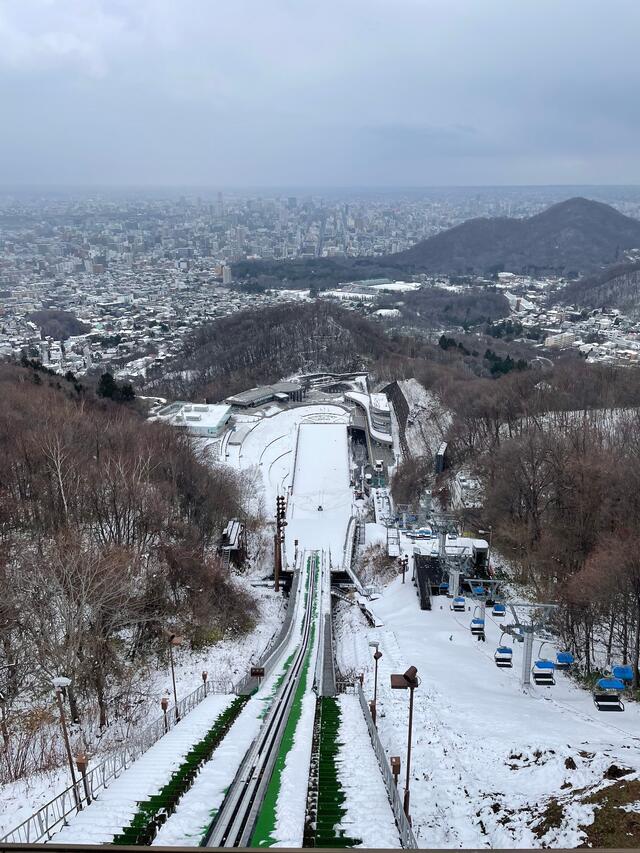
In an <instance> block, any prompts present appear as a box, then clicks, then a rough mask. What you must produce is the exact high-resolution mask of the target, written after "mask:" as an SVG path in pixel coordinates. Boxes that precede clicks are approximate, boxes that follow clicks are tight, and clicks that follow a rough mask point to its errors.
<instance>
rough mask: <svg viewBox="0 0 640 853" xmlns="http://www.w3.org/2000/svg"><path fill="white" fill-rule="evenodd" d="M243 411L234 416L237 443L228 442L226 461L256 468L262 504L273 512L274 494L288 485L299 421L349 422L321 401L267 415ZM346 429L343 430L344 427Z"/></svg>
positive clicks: (339, 408) (338, 409)
mask: <svg viewBox="0 0 640 853" xmlns="http://www.w3.org/2000/svg"><path fill="white" fill-rule="evenodd" d="M260 414H261V413H252V414H242V415H238V416H237V417H236V421H237V424H236V429H237V431H238V432H239V433H240V435H241V436H242V440H241V442H240V444H234V445H232V444H231V443H229V445H228V453H229V455H228V457H227V458H226V461H227V462H228V463H229V464H230V465H233V466H234V467H237V468H240V469H241V470H252V469H254V468H256V467H257V468H258V469H259V471H260V474H261V479H262V488H263V495H264V503H265V507H266V509H267V510H268V511H272V507H274V506H275V501H276V497H277V495H279V494H284V493H285V492H286V491H287V489H288V487H290V486H291V480H292V474H293V466H294V457H295V448H296V440H297V433H298V426H299V424H301V423H306V422H309V423H319V422H323V423H329V424H331V423H341V424H348V423H349V413H348V412H347V411H346V409H344V408H343V407H342V406H338V405H335V404H329V403H327V404H320V405H309V406H296V407H294V408H291V409H285V410H284V411H279V410H277V409H276V408H275V407H274V409H273V411H272V412H271V414H270V415H265V416H260ZM345 431H346V430H345Z"/></svg>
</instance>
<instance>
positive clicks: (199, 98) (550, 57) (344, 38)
mask: <svg viewBox="0 0 640 853" xmlns="http://www.w3.org/2000/svg"><path fill="white" fill-rule="evenodd" d="M639 26H640V4H637V3H636V2H635V0H617V2H615V3H613V4H603V3H602V2H600V0H563V2H562V3H560V4H559V3H557V2H556V0H519V2H517V3H515V2H513V0H481V2H479V0H368V2H365V0H325V2H324V3H322V4H312V3H307V2H299V0H269V2H268V3H265V2H263V0H216V2H210V0H183V2H180V3H179V2H178V0H136V2H135V3H133V2H129V0H65V2H64V3H58V2H51V0H20V3H15V2H12V0H6V2H3V0H0V44H1V45H2V50H0V96H1V97H2V106H3V134H2V136H1V137H0V183H4V184H14V183H24V184H33V183H52V184H59V183H77V184H92V183H95V184H105V183H107V184H140V183H148V184H154V183H155V184H163V185H165V184H185V183H190V184H201V185H216V184H224V185H238V186H241V185H249V186H255V185H274V184H296V183H301V184H307V185H309V184H314V185H318V184H323V183H324V184H327V185H331V186H335V185H338V184H343V185H354V184H363V185H366V184H369V185H376V186H380V185H393V184H403V185H410V184H414V185H425V184H443V183H476V184H477V183H531V182H541V183H558V182H562V183H579V182H588V183H599V182H602V183H606V182H612V183H633V182H638V181H640V168H639V162H638V154H637V143H636V140H637V132H638V129H639V128H638V124H639V123H640V119H639V118H638V112H637V110H636V109H635V100H636V92H637V91H638V88H639V86H640V61H638V59H637V49H636V46H635V39H636V35H637V32H638V29H639Z"/></svg>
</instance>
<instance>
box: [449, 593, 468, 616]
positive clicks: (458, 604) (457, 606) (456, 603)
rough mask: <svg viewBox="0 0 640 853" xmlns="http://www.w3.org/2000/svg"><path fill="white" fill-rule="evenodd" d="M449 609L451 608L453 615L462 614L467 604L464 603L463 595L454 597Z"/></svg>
mask: <svg viewBox="0 0 640 853" xmlns="http://www.w3.org/2000/svg"><path fill="white" fill-rule="evenodd" d="M450 607H451V610H453V611H454V612H455V613H464V612H465V610H466V609H467V602H466V601H465V598H464V596H463V595H458V596H456V597H455V598H454V599H453V601H452V602H451V605H450Z"/></svg>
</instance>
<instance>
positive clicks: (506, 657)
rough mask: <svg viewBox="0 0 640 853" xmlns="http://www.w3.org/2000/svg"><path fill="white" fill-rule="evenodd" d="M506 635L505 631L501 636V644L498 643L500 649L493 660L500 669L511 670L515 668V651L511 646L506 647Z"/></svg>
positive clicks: (496, 651)
mask: <svg viewBox="0 0 640 853" xmlns="http://www.w3.org/2000/svg"><path fill="white" fill-rule="evenodd" d="M506 633H507V632H506V631H503V632H502V634H500V642H499V643H498V648H497V649H496V650H495V653H494V655H493V659H494V661H495V662H496V666H497V667H498V668H499V669H511V667H512V666H513V649H512V648H511V646H506V645H504V643H503V639H504V635H505V634H506Z"/></svg>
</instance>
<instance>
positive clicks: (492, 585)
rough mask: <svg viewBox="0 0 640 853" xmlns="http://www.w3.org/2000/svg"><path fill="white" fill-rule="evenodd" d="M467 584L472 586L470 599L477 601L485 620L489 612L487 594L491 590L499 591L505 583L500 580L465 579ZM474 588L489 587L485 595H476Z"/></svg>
mask: <svg viewBox="0 0 640 853" xmlns="http://www.w3.org/2000/svg"><path fill="white" fill-rule="evenodd" d="M465 581H466V583H468V584H470V586H471V594H470V597H471V598H473V599H474V601H477V602H478V603H479V605H480V616H481V617H482V618H483V619H484V618H485V614H486V611H487V598H488V595H487V592H488V591H490V590H491V589H497V588H498V587H499V586H500V584H501V583H503V581H499V580H487V579H485V578H465ZM474 586H482V587H487V590H486V591H485V593H484V594H483V595H476V594H475V593H474V591H473V587H474Z"/></svg>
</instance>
